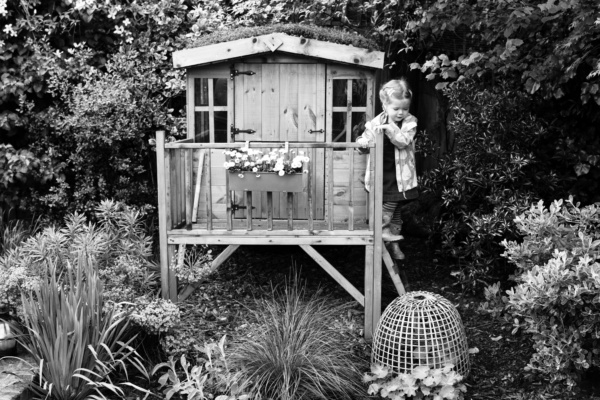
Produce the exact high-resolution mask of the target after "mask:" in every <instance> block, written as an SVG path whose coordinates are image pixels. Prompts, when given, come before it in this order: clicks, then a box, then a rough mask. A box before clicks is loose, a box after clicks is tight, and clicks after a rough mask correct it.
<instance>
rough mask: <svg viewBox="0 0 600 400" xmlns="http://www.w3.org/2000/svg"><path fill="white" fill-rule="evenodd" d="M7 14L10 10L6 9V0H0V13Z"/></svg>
mask: <svg viewBox="0 0 600 400" xmlns="http://www.w3.org/2000/svg"><path fill="white" fill-rule="evenodd" d="M6 14H8V11H6V0H0V15H2V16H3V17H5V16H6Z"/></svg>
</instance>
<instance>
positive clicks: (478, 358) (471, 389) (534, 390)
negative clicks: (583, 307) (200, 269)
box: [180, 237, 600, 400]
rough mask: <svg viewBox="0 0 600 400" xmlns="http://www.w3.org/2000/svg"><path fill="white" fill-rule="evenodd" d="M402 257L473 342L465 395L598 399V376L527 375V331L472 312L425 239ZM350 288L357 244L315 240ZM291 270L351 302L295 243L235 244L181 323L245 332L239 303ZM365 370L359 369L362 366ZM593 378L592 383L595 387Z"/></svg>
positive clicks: (200, 329)
mask: <svg viewBox="0 0 600 400" xmlns="http://www.w3.org/2000/svg"><path fill="white" fill-rule="evenodd" d="M402 247H403V250H404V251H405V253H406V260H405V261H403V262H402V263H401V268H403V269H404V271H405V272H406V277H407V280H408V284H409V288H410V290H424V291H430V292H433V293H438V294H440V295H442V296H444V297H446V298H447V299H449V300H450V301H451V302H452V303H453V304H454V305H455V306H456V307H457V309H458V310H459V313H460V315H461V317H462V320H463V323H464V326H465V330H466V334H467V340H468V345H469V348H477V349H478V350H479V352H478V353H476V354H473V355H471V372H470V375H469V376H468V379H467V380H466V384H467V393H466V395H465V398H466V399H472V400H482V399H521V400H526V399H600V391H599V390H598V387H597V383H600V376H599V377H596V378H598V379H594V377H591V378H590V379H587V380H586V383H585V385H584V389H577V390H576V391H575V392H573V393H571V394H568V392H567V391H566V390H565V388H564V387H560V386H552V385H550V384H549V383H547V382H545V381H543V380H542V379H541V378H539V377H535V376H533V375H531V374H527V373H526V372H525V371H524V367H525V366H526V365H527V362H528V360H529V358H530V356H531V354H532V353H533V348H532V343H531V341H530V340H529V339H528V337H527V335H526V334H517V335H512V334H511V327H507V326H505V325H504V324H503V323H502V322H501V321H500V320H499V319H497V318H494V317H492V316H491V315H490V314H489V313H486V312H483V311H479V310H478V308H479V305H480V303H481V301H482V300H483V299H482V298H479V297H475V296H473V295H469V294H465V293H462V292H461V290H460V287H458V286H457V285H454V283H455V282H454V281H453V279H452V278H451V277H450V274H449V271H450V266H447V265H443V264H442V263H441V262H439V261H438V260H437V259H436V256H435V253H434V251H433V249H432V248H431V247H430V246H429V244H428V243H427V241H426V240H425V239H421V238H415V237H407V238H406V239H405V241H404V242H403V243H402ZM317 250H318V251H319V252H320V253H321V254H322V255H323V256H324V257H325V258H326V259H327V260H328V261H329V262H330V263H332V264H333V265H334V266H335V267H336V268H337V269H338V270H339V271H340V272H341V273H342V274H343V275H344V276H345V277H346V278H347V279H348V280H349V281H350V282H351V283H353V284H354V286H355V287H357V288H358V289H360V290H361V291H362V289H363V282H364V276H363V274H364V247H363V246H338V247H325V246H323V247H317ZM294 271H300V272H299V274H300V277H301V278H302V279H303V280H304V281H305V283H306V285H307V287H308V288H309V289H311V288H313V289H316V288H317V287H321V288H323V289H324V291H325V293H327V294H328V295H330V296H333V297H334V298H336V299H339V300H340V301H348V302H353V301H354V300H353V299H352V297H351V296H350V295H349V294H348V293H346V292H345V291H344V289H343V288H342V287H341V286H339V285H338V284H337V283H336V282H335V281H334V280H333V279H332V278H331V277H330V276H329V275H328V274H327V273H326V272H325V271H323V270H322V269H321V268H320V267H319V265H318V264H316V262H314V261H313V260H312V259H311V258H310V257H309V256H308V255H307V254H306V253H304V252H303V251H302V250H301V249H300V248H299V247H297V246H242V247H240V248H239V249H238V250H237V252H236V253H234V254H233V255H232V256H231V258H230V259H229V260H228V261H227V262H226V263H225V264H224V265H223V266H222V267H221V268H220V270H219V272H218V273H217V274H215V276H214V277H213V279H211V280H210V281H209V282H206V283H205V284H203V285H202V287H201V288H200V289H199V290H197V291H196V292H194V293H193V294H192V296H190V297H189V298H188V299H187V300H186V301H185V302H184V303H182V304H180V305H181V307H182V310H183V312H182V315H183V318H184V324H183V325H184V326H187V327H188V328H186V329H190V334H193V335H195V336H196V337H197V339H198V341H199V342H203V341H210V340H218V339H219V338H221V337H222V336H223V335H225V334H226V335H227V336H228V340H236V337H237V336H238V335H241V334H243V333H244V324H245V309H244V304H245V303H249V302H251V301H252V299H253V298H255V297H257V296H261V295H263V294H265V293H269V292H270V290H271V287H272V285H277V284H280V283H283V282H285V280H286V279H289V278H290V277H291V276H292V275H293V274H294ZM397 296H398V295H397V292H396V290H395V288H394V285H393V283H392V281H391V279H390V277H389V275H388V274H387V272H386V271H385V269H384V272H383V282H382V303H383V304H382V307H383V308H382V310H383V309H384V308H385V307H386V306H387V305H388V304H389V303H390V302H391V301H392V300H394V299H395V298H396V297H397ZM354 303H355V304H356V307H354V309H353V310H354V311H353V315H352V317H353V321H352V323H353V324H354V326H355V328H356V335H355V336H356V341H357V347H359V348H361V349H362V352H363V355H364V357H365V359H366V360H368V359H369V354H370V346H369V343H367V342H365V341H364V339H362V324H363V310H362V307H360V305H358V304H357V303H356V302H354ZM365 372H366V371H365ZM594 384H596V387H595V386H594Z"/></svg>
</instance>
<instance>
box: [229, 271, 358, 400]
mask: <svg viewBox="0 0 600 400" xmlns="http://www.w3.org/2000/svg"><path fill="white" fill-rule="evenodd" d="M348 307H349V306H348V305H347V304H341V305H340V304H339V303H337V304H336V303H334V302H333V301H332V300H331V299H329V298H327V297H325V296H324V295H323V293H322V291H321V290H318V291H317V292H315V293H314V294H309V293H308V292H307V290H306V286H304V285H301V284H300V283H299V281H298V278H297V277H294V278H293V279H291V280H290V281H287V282H286V284H285V286H284V287H283V288H282V289H281V288H280V289H273V291H272V296H271V298H265V299H259V300H257V304H256V307H253V308H252V310H251V311H252V316H253V321H252V325H253V327H254V328H253V330H252V334H251V335H250V336H249V337H247V338H246V339H243V340H242V341H241V342H240V343H238V344H237V345H236V346H235V347H234V348H233V349H232V351H231V354H232V356H231V365H232V366H233V367H234V368H236V369H239V370H240V371H241V375H242V376H243V378H244V379H245V381H246V383H247V384H248V385H249V387H250V388H251V392H252V393H253V394H254V395H255V396H256V398H257V399H269V398H273V399H280V400H309V399H310V400H312V399H328V400H333V399H348V400H350V399H359V398H361V397H363V396H362V394H363V393H364V392H365V390H364V388H363V387H362V385H361V374H360V367H359V365H358V363H359V361H358V360H357V358H356V357H355V356H354V354H353V351H352V349H351V346H350V345H349V343H348V341H347V340H346V339H347V338H345V337H344V336H343V335H342V333H341V332H340V331H339V330H338V329H334V328H333V326H334V324H335V321H336V319H338V320H339V319H340V317H342V316H343V315H345V314H346V313H347V312H348Z"/></svg>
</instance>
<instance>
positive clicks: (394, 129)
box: [383, 116, 417, 149]
mask: <svg viewBox="0 0 600 400" xmlns="http://www.w3.org/2000/svg"><path fill="white" fill-rule="evenodd" d="M383 129H384V130H385V134H386V135H387V137H388V138H389V139H390V141H391V142H392V144H394V146H396V147H397V148H399V149H404V148H405V147H407V146H408V145H409V144H411V143H412V142H413V140H414V138H415V135H416V134H417V118H416V117H413V116H409V117H407V118H406V119H405V120H404V121H402V126H401V127H398V126H397V125H396V124H387V125H386V126H385V128H383Z"/></svg>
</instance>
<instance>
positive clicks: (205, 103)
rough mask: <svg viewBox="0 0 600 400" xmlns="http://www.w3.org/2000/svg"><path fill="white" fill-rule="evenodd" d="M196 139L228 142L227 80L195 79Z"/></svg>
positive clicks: (198, 141)
mask: <svg viewBox="0 0 600 400" xmlns="http://www.w3.org/2000/svg"><path fill="white" fill-rule="evenodd" d="M193 98H194V106H193V107H194V139H195V141H196V142H197V143H210V142H213V143H225V142H227V125H228V124H227V106H228V104H227V79H226V78H194V96H193Z"/></svg>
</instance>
